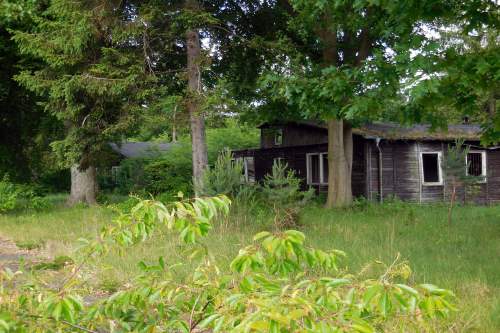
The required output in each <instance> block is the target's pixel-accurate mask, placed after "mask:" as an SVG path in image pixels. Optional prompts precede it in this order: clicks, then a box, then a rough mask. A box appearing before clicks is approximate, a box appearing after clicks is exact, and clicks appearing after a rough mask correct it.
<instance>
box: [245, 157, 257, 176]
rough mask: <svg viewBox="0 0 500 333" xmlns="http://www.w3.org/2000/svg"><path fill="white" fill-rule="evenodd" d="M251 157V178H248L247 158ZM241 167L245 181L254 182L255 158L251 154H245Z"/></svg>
mask: <svg viewBox="0 0 500 333" xmlns="http://www.w3.org/2000/svg"><path fill="white" fill-rule="evenodd" d="M250 158H251V159H253V172H254V174H253V179H252V180H250V177H249V176H248V159H250ZM243 167H244V168H245V181H246V182H247V183H255V158H254V157H253V156H245V157H243Z"/></svg>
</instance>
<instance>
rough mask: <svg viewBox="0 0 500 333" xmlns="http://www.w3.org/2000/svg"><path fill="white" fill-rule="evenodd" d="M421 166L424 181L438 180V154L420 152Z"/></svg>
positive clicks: (434, 181)
mask: <svg viewBox="0 0 500 333" xmlns="http://www.w3.org/2000/svg"><path fill="white" fill-rule="evenodd" d="M422 168H423V170H424V182H425V183H437V182H439V161H438V154H422Z"/></svg>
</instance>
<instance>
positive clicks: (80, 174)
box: [67, 164, 97, 206]
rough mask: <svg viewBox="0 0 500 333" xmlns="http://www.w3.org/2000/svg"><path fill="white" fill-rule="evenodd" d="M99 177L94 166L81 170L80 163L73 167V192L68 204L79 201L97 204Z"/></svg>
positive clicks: (72, 204) (71, 204)
mask: <svg viewBox="0 0 500 333" xmlns="http://www.w3.org/2000/svg"><path fill="white" fill-rule="evenodd" d="M96 194H97V179H96V169H95V168H94V167H92V166H90V167H88V168H87V169H86V170H80V169H79V166H78V165H76V164H75V165H73V166H72V167H71V194H70V196H69V198H68V201H67V204H68V206H74V205H75V204H77V203H85V204H88V205H95V204H97V201H96Z"/></svg>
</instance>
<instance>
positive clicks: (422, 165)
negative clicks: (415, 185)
mask: <svg viewBox="0 0 500 333" xmlns="http://www.w3.org/2000/svg"><path fill="white" fill-rule="evenodd" d="M424 154H437V156H438V178H439V181H437V182H426V181H425V180H424V179H425V178H424V161H423V160H424V159H423V155H424ZM442 157H443V153H442V152H441V151H422V152H420V156H419V159H420V161H419V162H420V179H422V185H424V186H439V185H443V168H442Z"/></svg>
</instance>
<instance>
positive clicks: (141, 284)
mask: <svg viewBox="0 0 500 333" xmlns="http://www.w3.org/2000/svg"><path fill="white" fill-rule="evenodd" d="M229 205H230V201H229V199H227V198H226V197H225V196H220V197H209V198H204V199H194V200H186V201H180V202H176V203H174V204H172V205H170V206H165V205H164V204H162V203H160V202H157V201H151V200H147V201H140V202H139V203H138V204H137V205H136V206H135V207H134V208H133V209H132V210H131V211H130V213H126V214H125V213H124V214H121V215H120V216H118V217H117V218H116V220H115V223H114V224H113V225H111V226H108V227H107V228H105V229H104V230H103V231H102V233H101V235H100V237H99V239H97V240H95V241H89V240H82V244H83V245H82V248H81V249H80V250H79V251H78V254H79V255H78V258H77V259H76V263H75V264H74V265H72V266H69V267H68V268H67V269H68V270H67V272H66V274H67V276H66V277H64V278H58V279H57V280H58V281H56V283H53V282H50V283H46V282H44V281H45V279H38V278H37V276H36V275H35V276H34V279H30V278H29V277H30V276H29V275H27V274H22V273H13V272H11V271H9V270H5V271H4V272H3V273H2V276H1V281H0V282H1V284H2V287H3V288H2V289H0V331H2V330H3V331H5V332H51V331H54V332H55V331H72V332H76V331H83V332H374V331H384V330H386V329H388V328H390V329H396V330H399V331H402V330H404V331H424V330H427V329H429V328H430V327H432V326H431V325H434V322H435V318H439V317H444V316H446V315H448V313H449V312H450V311H452V310H453V306H452V305H451V303H450V299H451V298H452V296H453V295H452V293H451V292H450V291H447V290H444V289H440V288H438V287H436V286H433V285H430V284H423V285H409V284H408V282H407V281H408V279H409V277H410V275H411V270H410V268H409V267H408V265H407V264H406V263H404V262H398V261H395V262H394V263H392V264H390V265H388V266H387V267H386V269H385V272H384V273H383V274H382V275H381V276H377V277H376V278H373V279H361V278H360V275H353V274H348V273H347V272H346V271H344V270H343V269H342V268H341V267H342V262H343V261H344V260H345V254H344V253H343V252H342V251H338V250H331V251H323V250H320V249H316V248H311V247H309V246H307V243H306V241H305V236H304V235H303V234H302V233H301V232H298V231H294V230H289V231H285V232H280V233H269V232H261V233H259V234H257V235H256V236H255V237H254V243H253V244H250V245H248V246H247V247H245V248H243V249H241V250H240V252H239V254H238V255H237V256H236V258H234V260H233V261H232V263H231V267H230V270H229V271H222V270H221V269H220V268H219V267H217V266H216V264H215V262H216V260H215V258H214V254H213V253H210V252H209V251H208V249H207V248H206V246H204V244H203V237H204V236H206V235H207V234H208V232H209V231H210V229H211V228H212V222H213V221H214V219H216V218H218V217H219V218H222V217H223V216H224V215H226V214H227V212H228V210H229ZM162 229H169V230H172V231H173V232H175V233H177V234H178V235H179V237H180V239H181V240H182V242H183V243H184V244H186V246H187V247H188V248H189V249H190V251H189V252H190V253H186V259H185V260H186V261H188V260H198V261H199V265H198V267H197V268H196V269H195V270H194V271H193V272H191V273H189V274H188V275H187V276H185V277H180V276H177V275H176V274H175V271H176V267H177V266H179V265H181V263H175V262H169V260H168V258H167V259H164V258H159V259H158V262H157V263H155V264H153V265H150V264H146V263H140V267H141V268H142V270H143V274H142V275H140V276H137V277H136V279H134V281H133V283H131V284H130V285H127V286H126V287H125V288H124V289H123V290H120V291H117V292H115V293H113V294H112V295H110V296H106V297H103V298H102V299H100V300H97V301H88V302H84V301H83V300H82V297H83V296H86V293H88V292H89V290H87V288H88V287H87V284H86V283H85V282H86V281H85V277H86V276H88V275H89V274H92V270H91V268H92V265H91V264H92V262H93V260H94V259H99V257H100V256H102V255H104V254H106V253H107V252H108V251H110V250H112V249H116V248H118V249H126V248H127V247H130V246H133V245H135V244H138V243H141V242H143V241H145V240H147V239H150V238H151V237H152V236H153V234H155V233H156V232H161V231H162ZM25 275H26V276H25Z"/></svg>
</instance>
